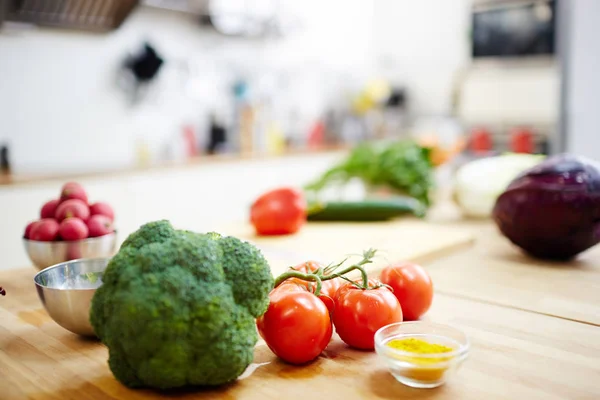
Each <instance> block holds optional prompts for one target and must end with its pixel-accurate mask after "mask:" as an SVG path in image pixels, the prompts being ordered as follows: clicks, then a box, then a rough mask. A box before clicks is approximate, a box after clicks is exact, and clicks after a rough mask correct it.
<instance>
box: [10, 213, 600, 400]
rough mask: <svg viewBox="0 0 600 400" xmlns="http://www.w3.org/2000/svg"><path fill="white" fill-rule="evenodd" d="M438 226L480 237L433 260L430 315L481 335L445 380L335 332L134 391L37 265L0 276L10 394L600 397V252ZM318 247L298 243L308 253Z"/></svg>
mask: <svg viewBox="0 0 600 400" xmlns="http://www.w3.org/2000/svg"><path fill="white" fill-rule="evenodd" d="M437 225H438V226H437V227H435V228H434V230H436V231H437V232H451V231H453V232H462V233H463V234H465V233H467V234H476V238H475V243H474V245H473V246H465V245H460V246H456V243H454V244H452V246H453V247H452V249H453V250H452V251H451V252H440V251H438V252H432V249H431V248H428V249H427V250H428V251H429V253H428V254H430V257H425V258H423V262H424V265H425V267H426V268H427V269H428V270H429V271H430V273H431V276H432V278H433V280H434V284H435V287H436V295H435V299H434V304H433V307H432V309H431V310H430V311H429V313H427V315H426V316H425V317H424V319H425V320H430V321H435V322H441V323H448V324H451V325H453V326H456V327H458V328H461V329H463V330H464V331H465V333H467V335H468V336H469V338H470V340H471V351H470V356H469V359H468V360H467V361H466V362H465V364H464V365H463V367H462V368H461V369H460V370H459V371H458V372H457V374H456V375H455V376H454V377H452V378H451V380H450V381H449V382H448V383H447V384H446V385H444V386H442V387H440V388H437V389H431V390H424V389H422V390H417V389H411V388H408V387H405V386H403V385H402V384H400V383H398V382H396V381H395V380H394V378H393V377H392V376H391V375H390V374H389V373H388V372H387V370H386V369H385V366H384V365H383V363H382V362H381V361H380V360H379V359H378V357H377V355H376V354H374V353H373V352H360V351H355V350H351V349H349V348H347V347H346V346H345V345H344V344H343V342H341V341H340V340H339V338H337V337H335V338H334V340H333V341H332V343H331V344H330V345H329V347H328V348H327V350H326V351H325V352H324V354H323V355H322V356H321V357H319V358H318V359H317V360H316V361H315V362H314V363H312V364H310V365H307V366H302V367H295V366H290V365H286V364H284V363H282V362H281V361H279V360H278V359H277V358H276V357H274V356H273V354H272V353H271V352H270V351H269V349H268V348H267V347H266V345H265V344H264V343H262V342H261V343H259V344H258V345H257V347H256V351H255V359H254V364H253V366H252V368H250V369H249V370H248V371H247V374H245V375H243V376H242V378H241V379H240V380H238V382H236V383H235V384H233V385H230V386H228V387H224V388H221V389H217V390H195V391H187V392H183V393H181V392H178V393H166V394H165V393H162V394H158V393H156V392H151V391H147V390H139V391H132V390H129V389H127V388H125V387H123V386H122V385H120V384H119V383H118V382H117V381H116V380H115V379H114V377H113V376H112V374H111V373H110V371H109V370H108V368H107V365H106V360H107V351H106V349H105V348H104V347H103V346H102V345H100V344H99V343H97V342H93V341H86V340H82V339H80V338H78V337H77V336H75V335H72V334H70V333H69V332H67V331H65V330H64V329H62V328H61V327H59V326H58V325H56V324H55V323H53V321H52V320H50V319H49V317H48V316H47V314H46V313H45V311H44V310H43V309H42V308H41V304H40V303H39V300H38V299H37V297H36V294H35V291H34V290H32V283H31V278H32V276H33V274H34V272H35V271H33V270H32V269H31V268H29V269H21V270H13V271H7V272H4V273H0V283H3V282H7V284H8V282H10V286H9V287H8V289H10V291H9V293H8V294H7V296H6V297H4V298H0V321H2V323H1V324H0V388H2V392H1V393H0V398H2V399H3V400H4V399H7V400H13V399H14V400H21V399H25V398H32V399H69V398H73V399H119V400H121V399H158V398H177V399H242V400H243V399H266V400H269V399H277V400H280V399H292V400H293V399H306V398H307V397H313V398H328V399H344V400H351V399H396V398H414V399H421V398H422V399H461V400H462V399H467V400H468V399H473V400H481V399H485V400H492V399H511V400H514V399H528V400H530V399H533V400H535V399H540V400H542V399H543V400H553V399H556V400H558V399H561V400H562V399H579V400H582V399H590V400H592V399H598V398H600V385H599V384H598V378H600V342H599V341H598V335H599V333H600V330H599V328H598V326H597V325H598V315H599V314H598V311H599V308H600V303H599V302H598V299H599V298H598V296H597V293H599V291H598V290H597V288H598V286H599V285H600V274H599V272H600V271H599V270H598V269H597V268H598V266H597V263H596V264H594V262H593V260H595V259H600V256H599V255H600V252H599V251H600V249H595V250H592V251H590V252H588V253H586V254H584V255H582V257H581V259H580V261H577V262H575V263H572V264H569V265H567V264H557V265H548V264H546V263H541V262H538V261H534V260H531V259H527V258H525V257H524V256H521V255H520V253H519V252H518V251H517V250H516V249H515V248H513V247H512V246H510V245H509V244H508V243H507V242H506V240H505V239H503V238H502V237H500V236H499V235H498V234H497V233H496V231H495V229H494V227H493V226H492V225H491V223H489V222H469V223H467V222H456V221H448V222H446V223H443V222H439V223H438V224H437ZM440 225H445V228H444V229H448V231H446V230H444V229H442V228H440ZM408 226H410V224H408V225H406V224H405V225H402V227H403V229H408V228H407V227H408ZM440 229H441V230H440ZM398 231H400V228H399V229H398ZM456 234H457V235H458V233H456ZM408 236H410V235H408ZM416 240H419V241H422V240H424V239H423V238H421V237H419V238H418V239H416ZM282 243H283V242H282ZM448 243H450V242H448ZM268 246H269V247H270V248H273V249H275V248H281V249H282V252H280V253H279V254H278V255H277V257H281V255H282V254H284V253H285V252H284V251H285V250H286V248H287V246H289V245H288V244H285V245H284V244H279V245H278V244H277V243H272V242H270V243H269V244H268ZM278 246H279V247H278ZM306 246H307V245H305V247H306ZM448 246H450V245H448ZM309 247H310V246H309ZM310 250H311V249H306V248H303V249H298V251H299V252H300V251H302V252H304V253H303V254H306V252H307V251H310ZM403 254H406V253H403ZM397 256H400V253H398V254H397ZM407 257H411V258H412V257H413V255H410V256H409V255H407ZM414 257H416V258H419V257H417V255H414ZM594 296H595V297H594Z"/></svg>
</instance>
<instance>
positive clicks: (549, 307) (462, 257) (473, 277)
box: [425, 222, 600, 326]
mask: <svg viewBox="0 0 600 400" xmlns="http://www.w3.org/2000/svg"><path fill="white" fill-rule="evenodd" d="M471 231H472V232H479V236H478V238H477V241H476V243H475V244H474V245H473V246H471V247H469V248H468V249H466V250H465V251H461V252H455V253H454V254H451V255H449V256H448V257H445V258H443V259H438V260H433V261H430V262H427V263H426V264H425V267H426V268H427V270H428V272H429V274H430V275H431V278H432V279H433V281H434V282H435V285H436V292H438V293H446V294H451V295H456V296H462V297H466V298H471V299H476V300H480V301H486V302H490V303H495V304H499V305H503V306H510V307H515V308H519V309H522V310H528V311H533V312H538V313H543V314H548V315H553V316H556V317H560V318H566V319H571V320H576V321H580V322H585V323H588V324H593V325H597V326H600V246H596V247H594V248H592V249H590V250H588V251H587V252H584V253H582V254H581V255H580V256H579V257H577V258H576V259H575V260H573V261H570V262H548V261H542V260H537V259H534V258H531V257H528V256H526V255H525V254H523V252H522V251H521V250H520V249H518V248H517V247H516V246H513V245H512V244H510V242H509V241H508V240H507V239H506V238H504V237H503V236H501V235H500V234H499V233H498V230H497V229H496V227H495V226H494V225H493V224H492V223H491V222H486V223H481V224H478V225H475V226H472V227H471Z"/></svg>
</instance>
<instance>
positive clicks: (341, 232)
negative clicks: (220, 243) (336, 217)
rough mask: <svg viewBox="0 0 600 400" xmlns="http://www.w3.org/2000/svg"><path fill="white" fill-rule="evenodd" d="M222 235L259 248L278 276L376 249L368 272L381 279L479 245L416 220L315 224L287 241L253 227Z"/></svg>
mask: <svg viewBox="0 0 600 400" xmlns="http://www.w3.org/2000/svg"><path fill="white" fill-rule="evenodd" d="M220 232H222V233H225V234H229V235H233V236H237V237H239V238H242V239H245V240H247V241H249V242H252V243H254V244H255V245H256V246H257V247H259V248H260V249H261V250H262V252H263V254H264V255H265V257H266V258H267V260H268V261H269V264H270V265H271V269H272V271H273V274H274V275H279V274H280V273H282V272H284V271H285V270H286V269H288V268H289V267H290V266H294V265H297V264H300V263H302V262H305V261H308V260H315V261H319V262H321V263H323V264H325V265H327V264H331V263H338V262H340V261H342V260H344V259H345V258H347V257H350V258H349V260H348V265H350V263H351V262H352V261H358V260H360V256H361V254H362V253H363V251H365V250H368V249H370V248H373V249H376V250H377V254H376V257H375V259H374V262H373V264H370V265H369V266H368V267H367V269H368V271H369V273H371V274H375V273H377V272H378V271H379V270H380V269H381V268H382V267H383V266H385V265H387V264H389V263H394V262H400V261H405V260H406V261H414V262H425V261H427V260H432V259H437V258H439V257H443V256H445V255H448V254H451V253H453V252H455V251H457V250H459V249H462V248H465V247H468V246H470V245H471V244H472V243H473V242H474V234H473V233H471V232H469V231H466V230H464V229H460V228H458V227H452V226H445V225H436V224H432V223H429V222H426V221H423V220H418V219H412V218H406V219H400V220H394V221H390V222H376V223H373V222H367V223H331V222H323V223H316V222H314V223H313V222H311V223H309V224H307V225H305V226H304V227H303V228H302V229H301V230H300V231H299V232H298V233H296V234H294V235H286V236H267V237H258V236H256V235H255V233H254V231H253V229H252V227H251V226H250V225H249V224H240V225H233V226H228V227H224V228H223V229H222V230H221V231H220Z"/></svg>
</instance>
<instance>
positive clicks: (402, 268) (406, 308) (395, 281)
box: [381, 263, 433, 321]
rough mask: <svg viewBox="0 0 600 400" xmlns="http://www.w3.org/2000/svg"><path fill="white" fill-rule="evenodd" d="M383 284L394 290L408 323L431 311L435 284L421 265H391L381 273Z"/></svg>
mask: <svg viewBox="0 0 600 400" xmlns="http://www.w3.org/2000/svg"><path fill="white" fill-rule="evenodd" d="M381 282H382V283H384V284H386V285H389V286H390V287H391V288H392V289H393V291H394V295H395V296H396V298H397V299H398V301H399V302H400V304H401V305H402V312H403V313H404V319H406V320H407V321H414V320H417V319H419V317H421V315H423V314H425V313H426V312H427V310H429V307H430V306H431V302H432V301H433V283H432V282H431V278H430V277H429V274H427V271H425V269H424V268H423V267H421V266H420V265H417V264H412V263H404V264H395V265H390V266H388V267H386V268H384V269H383V271H381Z"/></svg>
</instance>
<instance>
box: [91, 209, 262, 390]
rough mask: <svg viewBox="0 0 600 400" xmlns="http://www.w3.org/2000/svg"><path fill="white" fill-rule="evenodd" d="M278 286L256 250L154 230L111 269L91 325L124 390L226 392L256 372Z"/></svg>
mask: <svg viewBox="0 0 600 400" xmlns="http://www.w3.org/2000/svg"><path fill="white" fill-rule="evenodd" d="M273 284H274V281H273V276H272V274H271V270H270V268H269V265H268V263H267V261H266V260H265V258H264V257H263V256H262V254H261V253H260V251H259V250H258V249H257V248H255V247H254V246H252V245H251V244H249V243H246V242H242V241H241V240H239V239H237V238H233V237H222V236H221V235H219V234H216V233H208V234H198V233H194V232H189V231H181V230H175V229H173V227H172V226H171V224H170V223H169V222H168V221H156V222H151V223H148V224H146V225H143V226H142V227H141V228H140V229H139V230H138V231H136V232H134V233H133V234H131V235H130V236H129V237H128V238H127V239H126V240H125V242H124V243H123V245H122V246H121V248H120V249H119V252H118V253H117V254H116V255H115V256H114V257H113V258H112V259H111V261H110V263H109V264H108V267H107V269H106V272H105V274H104V276H103V285H102V286H101V287H100V288H99V289H98V290H97V291H96V294H95V295H94V297H93V299H92V306H91V311H90V321H91V323H92V326H93V328H94V331H95V332H96V334H97V336H98V337H99V338H100V340H101V341H102V342H103V343H104V344H105V345H106V346H107V347H108V349H109V361H108V363H109V366H110V369H111V371H112V372H113V374H114V375H115V377H116V378H117V379H118V380H119V381H120V382H122V383H123V384H124V385H126V386H129V387H151V388H158V389H169V388H176V387H182V386H188V385H189V386H197V385H201V386H216V385H222V384H225V383H228V382H231V381H234V380H235V379H236V378H237V377H238V376H240V375H241V374H242V373H243V372H244V370H245V369H246V368H247V366H248V365H249V364H250V363H251V362H252V359H253V356H254V346H255V345H256V342H257V340H258V336H257V333H256V326H255V319H256V318H257V317H259V316H261V315H262V314H263V313H264V312H265V311H266V309H267V307H268V303H269V292H270V291H271V289H272V288H273Z"/></svg>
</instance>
